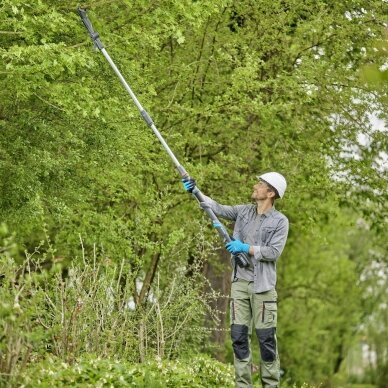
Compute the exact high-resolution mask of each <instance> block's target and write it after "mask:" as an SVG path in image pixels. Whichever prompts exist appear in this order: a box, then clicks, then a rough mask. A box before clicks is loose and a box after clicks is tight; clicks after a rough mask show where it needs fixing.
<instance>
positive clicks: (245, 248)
mask: <svg viewBox="0 0 388 388" xmlns="http://www.w3.org/2000/svg"><path fill="white" fill-rule="evenodd" d="M225 247H226V249H227V251H228V252H230V253H233V254H234V255H235V254H236V253H240V252H244V253H249V244H244V243H243V242H241V241H240V240H234V241H230V242H228V243H226V244H225Z"/></svg>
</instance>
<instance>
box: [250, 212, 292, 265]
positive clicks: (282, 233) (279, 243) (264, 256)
mask: <svg viewBox="0 0 388 388" xmlns="http://www.w3.org/2000/svg"><path fill="white" fill-rule="evenodd" d="M288 227H289V224H288V219H287V218H282V219H281V220H280V221H279V223H278V226H277V227H276V230H275V233H274V234H273V236H272V238H271V240H270V241H269V242H268V243H267V244H266V245H263V246H254V247H253V252H254V254H253V257H254V258H255V259H256V260H259V261H276V260H277V259H278V257H279V256H280V255H281V254H282V252H283V249H284V246H285V245H286V241H287V235H288Z"/></svg>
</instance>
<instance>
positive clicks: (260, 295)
mask: <svg viewBox="0 0 388 388" xmlns="http://www.w3.org/2000/svg"><path fill="white" fill-rule="evenodd" d="M257 178H258V183H256V184H255V185H254V186H253V193H252V200H253V201H254V204H248V205H237V206H226V205H220V204H219V203H217V202H216V201H214V200H212V199H211V198H209V197H206V196H205V199H206V202H205V204H203V206H210V207H211V209H212V210H213V211H214V213H215V214H216V215H218V216H220V217H223V218H226V219H228V220H232V221H235V227H234V231H233V238H234V241H231V242H229V243H227V244H226V249H227V250H228V251H229V252H230V253H232V254H233V255H236V254H239V253H242V252H243V253H246V254H247V255H248V259H249V266H248V267H242V266H239V265H237V264H239V260H236V259H235V258H234V257H232V265H233V275H232V287H231V303H230V315H231V337H232V343H233V351H234V366H235V372H236V386H237V387H238V388H240V387H252V375H251V368H252V356H251V350H250V336H251V329H252V325H253V326H254V328H255V331H256V335H257V339H258V343H259V349H260V355H261V361H260V371H261V382H262V385H263V387H264V388H267V387H279V380H280V373H279V371H280V363H279V356H278V348H277V340H276V324H277V293H276V290H275V286H276V261H277V259H278V258H279V256H280V255H281V253H282V251H283V248H284V245H285V243H286V240H287V234H288V219H287V217H286V216H285V215H283V214H282V213H280V212H279V211H277V210H275V207H274V202H275V200H276V199H277V198H282V197H283V195H284V192H285V190H286V187H287V183H286V180H285V178H284V177H283V176H282V175H281V174H279V173H277V172H269V173H266V174H263V175H260V176H258V177H257ZM184 187H185V189H186V190H187V191H189V192H191V191H192V190H193V188H194V187H195V181H194V180H193V179H190V180H185V181H184Z"/></svg>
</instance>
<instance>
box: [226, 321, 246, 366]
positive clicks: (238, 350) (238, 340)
mask: <svg viewBox="0 0 388 388" xmlns="http://www.w3.org/2000/svg"><path fill="white" fill-rule="evenodd" d="M230 332H231V337H232V343H233V351H234V354H235V356H236V357H237V358H238V359H239V360H243V359H245V358H248V357H249V340H248V326H245V325H236V324H233V325H232V326H231V328H230Z"/></svg>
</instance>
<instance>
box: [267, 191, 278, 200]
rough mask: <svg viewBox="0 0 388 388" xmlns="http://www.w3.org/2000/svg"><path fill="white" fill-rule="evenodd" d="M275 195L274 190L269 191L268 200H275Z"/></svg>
mask: <svg viewBox="0 0 388 388" xmlns="http://www.w3.org/2000/svg"><path fill="white" fill-rule="evenodd" d="M275 195H276V194H275V193H274V192H273V191H272V190H268V194H267V197H268V198H275Z"/></svg>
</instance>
